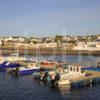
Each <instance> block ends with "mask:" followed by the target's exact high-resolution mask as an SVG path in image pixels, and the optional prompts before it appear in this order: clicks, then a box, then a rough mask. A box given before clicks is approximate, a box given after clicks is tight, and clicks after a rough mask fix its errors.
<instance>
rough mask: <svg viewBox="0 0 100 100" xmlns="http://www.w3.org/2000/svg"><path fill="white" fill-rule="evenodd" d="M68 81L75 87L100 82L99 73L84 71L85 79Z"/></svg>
mask: <svg viewBox="0 0 100 100" xmlns="http://www.w3.org/2000/svg"><path fill="white" fill-rule="evenodd" d="M70 81H71V84H72V86H75V87H80V86H83V85H86V84H91V83H96V82H100V71H93V70H86V77H79V78H74V79H72V80H70Z"/></svg>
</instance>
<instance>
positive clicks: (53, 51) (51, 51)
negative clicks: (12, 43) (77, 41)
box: [0, 48, 100, 56]
mask: <svg viewBox="0 0 100 100" xmlns="http://www.w3.org/2000/svg"><path fill="white" fill-rule="evenodd" d="M0 50H1V52H0V54H1V55H9V54H13V53H17V50H18V53H19V54H20V55H38V54H41V55H94V56H100V51H92V50H91V51H87V50H64V49H62V48H40V49H36V48H34V49H13V48H1V49H0Z"/></svg>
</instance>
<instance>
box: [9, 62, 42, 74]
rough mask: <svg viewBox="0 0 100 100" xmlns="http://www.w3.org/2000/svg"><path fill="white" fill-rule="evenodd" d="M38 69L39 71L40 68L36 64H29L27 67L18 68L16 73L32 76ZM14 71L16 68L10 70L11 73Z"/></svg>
mask: <svg viewBox="0 0 100 100" xmlns="http://www.w3.org/2000/svg"><path fill="white" fill-rule="evenodd" d="M39 69H40V66H39V65H38V64H37V63H36V62H29V64H28V65H27V66H24V67H23V66H21V67H19V68H18V72H17V73H18V74H19V75H27V74H32V73H33V72H37V71H38V70H39ZM14 70H16V68H14V69H11V72H12V71H14ZM12 73H13V72H12Z"/></svg>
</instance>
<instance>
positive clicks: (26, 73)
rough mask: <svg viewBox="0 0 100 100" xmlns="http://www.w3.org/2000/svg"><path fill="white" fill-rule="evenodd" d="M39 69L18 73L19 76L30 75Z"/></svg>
mask: <svg viewBox="0 0 100 100" xmlns="http://www.w3.org/2000/svg"><path fill="white" fill-rule="evenodd" d="M38 70H39V69H29V70H21V71H19V75H28V74H32V73H33V72H37V71H38Z"/></svg>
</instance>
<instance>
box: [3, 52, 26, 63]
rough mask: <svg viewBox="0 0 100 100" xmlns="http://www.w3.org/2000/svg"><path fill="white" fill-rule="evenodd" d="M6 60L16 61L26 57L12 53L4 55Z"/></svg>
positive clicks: (23, 59)
mask: <svg viewBox="0 0 100 100" xmlns="http://www.w3.org/2000/svg"><path fill="white" fill-rule="evenodd" d="M4 59H5V61H9V62H15V61H25V60H27V59H26V58H25V57H19V54H10V56H7V57H4Z"/></svg>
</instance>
